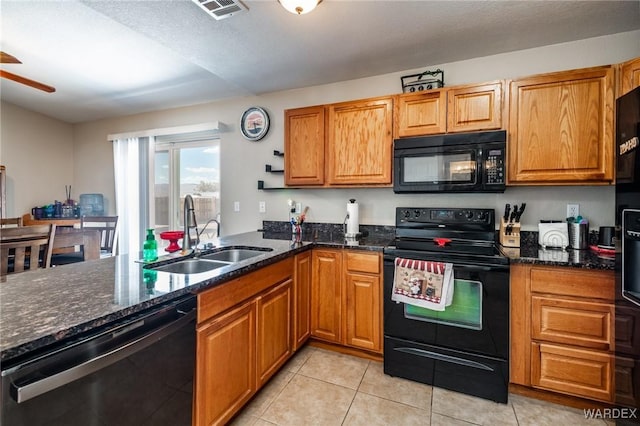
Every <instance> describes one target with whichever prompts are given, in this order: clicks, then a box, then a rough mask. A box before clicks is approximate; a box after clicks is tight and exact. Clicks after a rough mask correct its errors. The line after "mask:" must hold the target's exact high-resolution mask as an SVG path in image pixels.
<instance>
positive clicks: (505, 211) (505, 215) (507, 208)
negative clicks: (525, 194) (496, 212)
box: [504, 203, 511, 223]
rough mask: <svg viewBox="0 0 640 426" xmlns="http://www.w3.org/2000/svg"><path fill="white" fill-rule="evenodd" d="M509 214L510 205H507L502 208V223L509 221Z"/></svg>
mask: <svg viewBox="0 0 640 426" xmlns="http://www.w3.org/2000/svg"><path fill="white" fill-rule="evenodd" d="M510 212H511V205H510V204H509V203H507V204H505V206H504V221H505V223H506V222H508V221H509V213H510Z"/></svg>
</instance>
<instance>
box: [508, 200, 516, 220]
mask: <svg viewBox="0 0 640 426" xmlns="http://www.w3.org/2000/svg"><path fill="white" fill-rule="evenodd" d="M517 214H518V205H517V204H514V205H513V211H512V212H511V216H509V223H512V222H513V221H514V220H515V218H516V215H517Z"/></svg>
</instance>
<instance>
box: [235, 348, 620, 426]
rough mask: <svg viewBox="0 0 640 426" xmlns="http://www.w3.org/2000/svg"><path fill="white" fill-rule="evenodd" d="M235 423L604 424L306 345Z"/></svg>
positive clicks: (536, 403)
mask: <svg viewBox="0 0 640 426" xmlns="http://www.w3.org/2000/svg"><path fill="white" fill-rule="evenodd" d="M232 424H233V425H257V426H270V425H271V426H272V425H282V426H284V425H295V426H299V425H321V426H325V425H326V426H331V425H350V426H351V425H367V426H375V425H402V426H409V425H433V426H445V425H446V426H457V425H460V426H462V425H466V426H469V425H492V426H493V425H518V426H526V425H535V426H542V425H572V426H578V425H589V426H597V425H606V424H613V423H607V422H604V421H602V420H588V419H585V416H584V413H583V411H582V410H580V409H574V408H569V407H565V406H562V405H556V404H551V403H548V402H543V401H539V400H536V399H530V398H526V397H523V396H520V395H513V394H510V395H509V403H508V404H498V403H495V402H492V401H487V400H484V399H480V398H475V397H472V396H468V395H464V394H460V393H457V392H451V391H448V390H444V389H440V388H433V387H431V386H429V385H424V384H420V383H416V382H412V381H409V380H404V379H399V378H394V377H390V376H386V375H385V374H384V373H383V370H382V363H380V362H376V361H368V360H365V359H361V358H357V357H354V356H349V355H344V354H340V353H336V352H331V351H327V350H324V349H319V348H314V347H312V346H309V345H307V346H306V347H305V348H303V349H302V350H301V351H299V352H298V353H297V354H296V355H295V356H294V357H293V358H292V359H291V360H290V361H289V362H288V363H287V364H286V365H285V366H284V367H283V368H282V370H281V371H280V372H279V373H278V374H277V375H276V376H275V377H273V379H272V380H271V381H270V382H269V383H268V384H267V385H266V386H265V387H264V388H263V389H262V390H261V391H260V392H259V393H258V394H257V395H256V396H255V397H254V398H253V400H252V401H250V402H249V404H248V405H247V406H246V407H245V408H244V409H243V410H242V411H241V412H240V413H239V414H238V416H236V418H235V419H234V420H233V422H232Z"/></svg>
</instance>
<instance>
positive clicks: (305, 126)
mask: <svg viewBox="0 0 640 426" xmlns="http://www.w3.org/2000/svg"><path fill="white" fill-rule="evenodd" d="M284 119H285V129H284V152H285V156H284V182H285V184H286V185H322V184H323V183H324V169H325V165H324V156H325V153H324V141H325V121H324V106H313V107H308V108H298V109H290V110H286V111H285V113H284Z"/></svg>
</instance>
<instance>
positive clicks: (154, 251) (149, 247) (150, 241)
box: [142, 229, 158, 262]
mask: <svg viewBox="0 0 640 426" xmlns="http://www.w3.org/2000/svg"><path fill="white" fill-rule="evenodd" d="M142 260H144V261H145V262H153V261H154V260H158V242H157V241H156V236H155V235H154V234H153V229H147V239H146V240H145V242H144V245H143V246H142Z"/></svg>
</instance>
